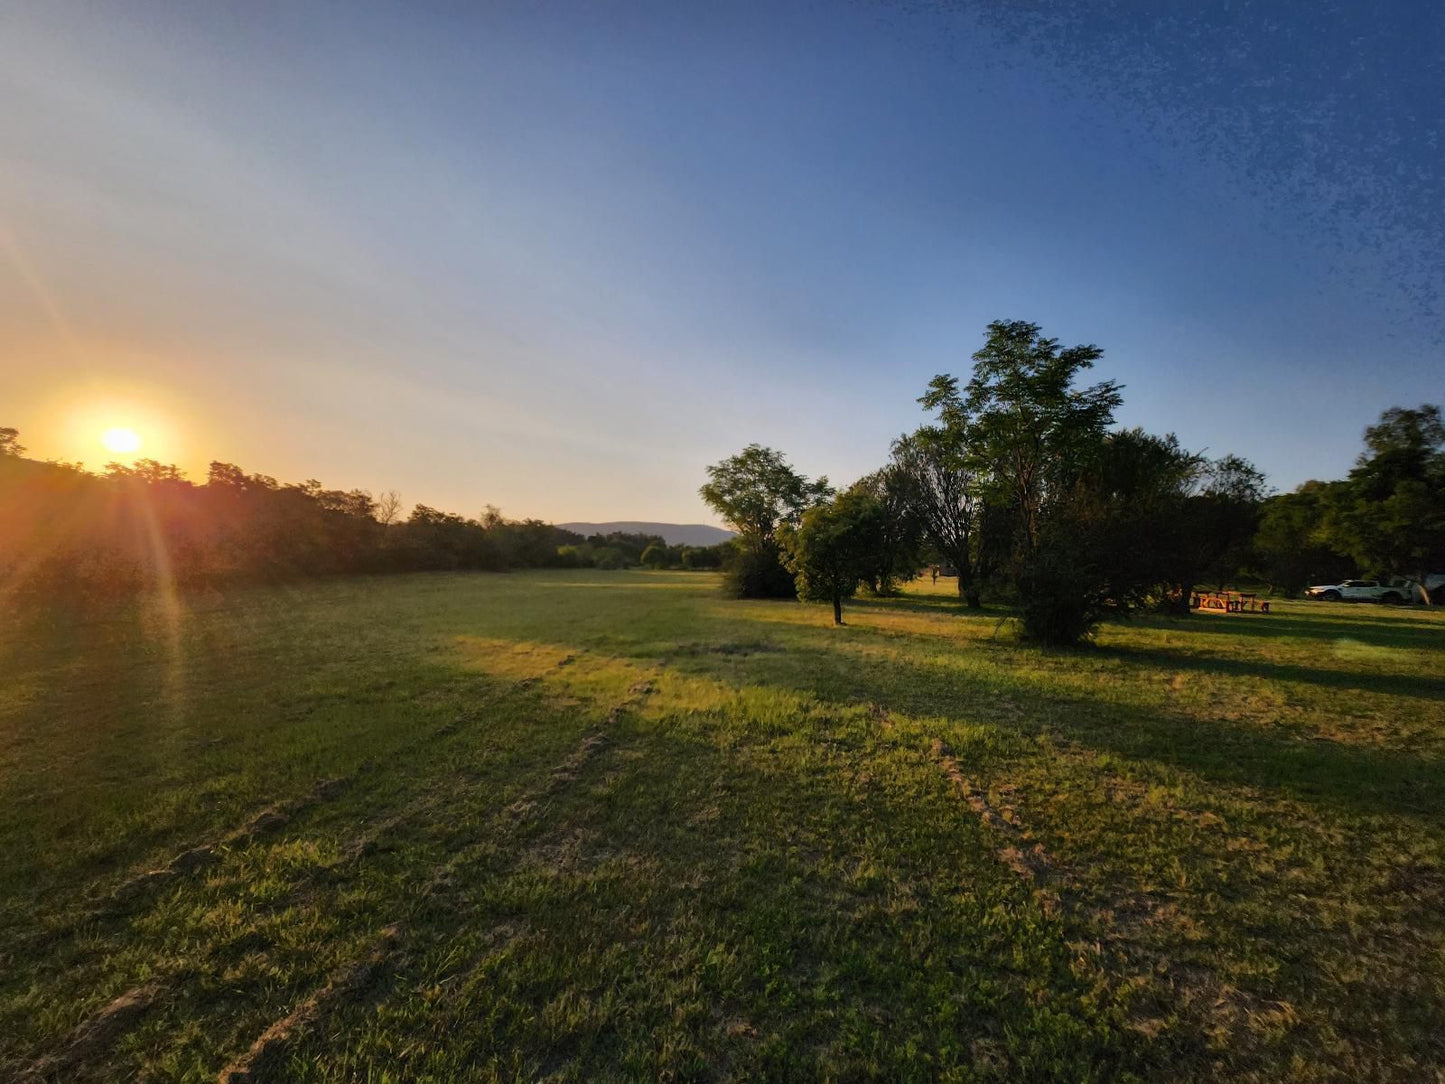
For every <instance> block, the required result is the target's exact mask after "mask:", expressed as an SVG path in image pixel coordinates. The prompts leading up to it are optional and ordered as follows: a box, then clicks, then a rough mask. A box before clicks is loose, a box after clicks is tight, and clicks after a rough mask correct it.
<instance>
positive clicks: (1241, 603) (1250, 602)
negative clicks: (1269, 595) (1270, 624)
mask: <svg viewBox="0 0 1445 1084" xmlns="http://www.w3.org/2000/svg"><path fill="white" fill-rule="evenodd" d="M1189 608H1190V609H1191V610H1218V611H1220V612H1221V613H1227V614H1267V613H1269V599H1265V600H1263V601H1260V597H1259V596H1258V595H1257V594H1255V593H1254V592H1252V591H1195V592H1194V594H1193V595H1191V596H1190V598H1189Z"/></svg>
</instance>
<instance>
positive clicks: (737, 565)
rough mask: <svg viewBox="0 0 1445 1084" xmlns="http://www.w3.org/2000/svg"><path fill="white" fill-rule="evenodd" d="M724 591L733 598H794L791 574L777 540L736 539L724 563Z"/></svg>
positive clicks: (794, 585)
mask: <svg viewBox="0 0 1445 1084" xmlns="http://www.w3.org/2000/svg"><path fill="white" fill-rule="evenodd" d="M722 568H723V593H724V594H726V595H729V596H731V597H732V598H797V596H798V588H797V584H796V583H795V582H794V580H793V574H792V573H791V572H790V571H788V569H787V567H786V566H785V565H784V564H783V554H782V550H781V549H780V548H779V546H778V544H777V543H776V542H769V543H762V544H759V543H754V542H750V541H749V542H739V543H737V544H736V545H735V546H734V547H733V550H732V553H731V554H730V555H729V557H728V559H727V560H726V561H725V562H724V563H723V566H722Z"/></svg>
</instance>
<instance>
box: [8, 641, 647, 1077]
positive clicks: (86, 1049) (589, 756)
mask: <svg viewBox="0 0 1445 1084" xmlns="http://www.w3.org/2000/svg"><path fill="white" fill-rule="evenodd" d="M576 657H577V656H575V655H573V656H569V657H568V658H566V659H564V660H563V661H562V662H561V663H560V664H558V665H555V666H553V667H551V668H550V669H549V671H548V672H549V673H550V672H553V671H555V670H559V669H561V668H562V667H564V666H566V665H569V664H570V663H571V662H573V661H575V659H576ZM652 691H653V685H652V682H651V681H640V682H637V683H636V684H634V685H633V686H632V687H631V688H630V689H629V690H628V696H627V698H626V699H625V700H624V701H622V702H621V703H619V704H617V705H615V706H614V707H613V708H612V709H610V710H609V711H608V713H607V715H606V722H605V723H604V724H602V725H604V726H605V725H608V724H611V723H615V722H616V721H617V719H618V718H619V717H620V715H621V714H622V713H623V712H625V711H628V710H631V709H633V708H635V707H636V706H638V705H640V704H641V703H642V701H643V700H645V699H646V697H647V696H648V695H650V694H651V693H652ZM463 721H464V719H456V720H453V721H451V722H449V723H447V724H444V725H443V726H442V727H439V728H436V729H435V730H433V731H432V732H431V733H429V734H428V735H426V736H425V737H424V738H422V739H420V740H418V741H417V742H415V743H413V745H412V747H411V750H412V751H414V750H415V749H416V748H417V747H419V746H422V745H425V744H429V743H430V742H431V741H433V740H435V739H436V738H438V737H445V736H448V735H450V734H454V733H456V732H457V731H458V730H459V729H460V724H461V723H462V722H463ZM608 744H609V742H608V740H607V738H606V736H605V735H604V734H603V733H602V732H601V730H600V729H593V730H592V731H590V732H588V733H586V734H584V735H583V737H582V738H581V739H580V740H579V741H578V743H577V744H576V745H575V746H574V747H573V749H572V750H571V751H570V752H569V753H568V754H567V755H566V756H565V757H564V758H563V759H562V760H561V761H560V762H558V763H557V764H555V765H554V766H553V767H552V768H551V769H550V770H549V771H548V774H547V779H546V782H545V783H544V784H543V785H542V786H541V787H539V788H536V789H535V790H534V791H532V792H530V795H528V796H524V798H522V799H519V800H518V801H517V802H514V803H512V805H510V806H508V807H507V808H506V809H505V810H504V811H503V816H502V817H501V818H500V819H499V820H498V823H499V827H500V829H501V833H502V834H505V833H506V832H507V830H508V827H509V826H515V825H518V824H520V823H521V822H523V821H527V820H531V819H533V817H534V815H535V814H536V811H537V810H539V809H540V808H541V806H542V804H543V803H544V802H546V801H548V800H549V799H550V798H552V797H554V796H555V795H556V794H558V793H559V792H560V791H561V790H563V789H564V788H566V787H567V786H569V785H570V784H571V783H573V782H575V781H576V780H577V779H578V777H579V776H580V774H581V773H582V771H583V769H584V768H585V767H586V766H587V765H588V764H589V763H590V762H591V761H592V760H593V759H594V758H595V757H596V756H597V755H598V754H599V753H600V752H601V751H602V750H603V749H605V748H606V747H607V746H608ZM354 778H355V777H345V778H342V779H335V780H324V781H321V782H320V783H318V784H317V785H316V786H315V787H313V788H312V789H311V790H310V791H308V792H306V794H304V795H301V796H299V797H298V798H296V799H293V800H291V801H290V802H288V803H283V804H281V805H273V806H268V807H266V808H265V809H263V810H262V811H261V812H259V813H258V814H256V815H254V816H253V817H252V818H251V820H250V821H248V822H247V824H246V825H245V826H243V827H242V828H240V829H237V830H235V831H233V832H231V833H228V834H227V835H226V836H225V837H223V838H222V839H221V840H220V841H217V842H216V843H214V844H206V845H201V846H199V847H195V848H191V849H189V850H187V851H183V852H181V854H180V855H178V856H177V858H176V859H174V860H172V862H171V863H168V864H167V866H166V867H162V869H163V870H167V871H173V872H167V873H164V874H162V873H161V871H148V872H147V873H145V874H141V875H138V876H137V877H135V878H133V882H134V883H135V884H136V885H138V887H137V888H133V889H129V890H127V891H126V892H122V893H119V894H118V895H119V898H120V899H123V900H126V901H127V902H129V901H133V900H135V899H137V898H139V897H140V896H141V895H142V894H143V893H144V890H145V889H146V888H149V887H150V886H152V885H155V884H162V883H169V882H170V881H172V880H173V879H174V878H175V877H176V876H179V875H181V874H185V873H191V872H194V871H195V870H198V869H201V868H204V867H205V866H207V865H209V864H210V863H211V862H212V861H213V860H216V859H219V858H220V857H221V856H222V855H223V854H224V853H225V852H226V850H227V849H228V848H230V847H232V846H245V845H249V844H251V843H254V842H257V841H259V840H261V839H263V838H265V837H266V836H267V835H270V834H274V832H276V831H279V830H280V829H281V828H283V827H285V826H286V825H287V824H289V823H290V821H291V819H292V818H293V817H295V816H297V815H299V814H300V813H302V812H305V811H307V810H309V809H310V808H312V807H313V806H315V805H318V804H319V803H320V802H322V801H325V800H327V799H329V798H331V797H334V796H336V795H338V794H340V793H341V792H342V791H343V790H344V789H346V787H347V786H348V785H350V783H351V782H352V781H353V779H354ZM465 789H466V786H465V785H463V786H462V787H460V788H458V791H460V790H465ZM451 796H452V797H453V798H455V797H457V794H452V795H451ZM442 797H443V796H442V795H438V794H437V793H435V792H434V791H433V792H430V793H427V794H424V795H422V796H420V797H418V798H417V799H415V800H414V801H412V802H411V803H408V805H406V806H404V807H403V808H402V809H400V810H398V811H397V812H396V813H394V814H392V815H391V816H388V817H386V818H384V819H383V820H382V821H380V822H379V823H377V824H375V825H373V826H371V827H369V828H367V829H366V830H365V831H363V832H361V833H358V834H357V835H356V836H355V837H354V838H353V839H352V841H351V842H350V843H349V844H347V845H345V846H343V847H342V848H341V851H340V855H339V857H338V858H337V859H336V860H335V861H333V862H330V863H326V864H324V865H318V866H316V867H314V868H313V869H312V870H310V871H308V872H307V873H306V874H304V875H303V876H302V877H300V878H298V879H297V880H296V881H295V882H294V883H293V884H292V885H291V887H290V889H289V891H288V892H287V893H286V895H285V896H284V897H282V899H281V901H280V902H281V904H283V905H285V904H288V903H292V902H294V901H295V900H296V899H297V898H299V897H300V896H301V894H302V893H303V892H305V891H306V890H307V889H309V888H311V887H313V886H314V885H315V884H316V883H317V882H318V881H320V880H325V879H327V878H330V877H334V876H336V875H339V874H341V872H342V871H343V870H345V869H347V868H348V867H355V866H356V865H357V864H359V863H361V862H362V861H364V860H365V859H366V858H367V857H369V856H370V855H371V854H373V853H374V852H375V851H376V849H377V847H378V846H379V842H380V840H381V839H382V838H383V837H384V836H385V835H387V834H389V833H391V832H393V831H395V830H397V829H398V828H401V827H402V826H404V825H406V824H408V823H410V822H412V821H414V820H416V819H417V818H418V817H421V816H422V815H424V814H425V813H426V811H427V810H429V809H436V808H438V807H439V806H440V805H441V804H442ZM497 838H498V837H497V836H496V835H493V836H489V837H488V839H487V841H486V842H484V843H482V844H477V845H474V846H472V847H469V848H465V849H463V850H461V851H459V852H457V853H456V854H454V855H453V856H452V858H450V859H449V860H448V861H447V862H445V863H442V864H440V865H438V866H436V867H433V868H432V869H431V870H430V872H429V874H428V875H427V876H425V877H424V878H422V879H421V884H420V886H419V887H420V890H421V892H420V898H421V899H423V900H433V899H435V898H437V897H441V896H445V895H446V894H447V892H448V891H449V890H450V889H451V887H452V886H453V884H454V882H455V874H456V872H457V870H458V869H459V868H461V867H463V866H464V865H465V864H467V863H468V862H469V861H471V860H472V859H473V858H474V857H475V854H476V852H477V851H478V850H479V849H483V848H485V847H487V846H488V845H489V844H494V843H495V841H496V839H497ZM523 853H524V852H522V851H520V850H519V851H518V852H517V854H516V855H515V856H514V857H513V861H512V863H511V865H516V864H517V863H518V862H519V861H520V860H521V858H522V856H523ZM127 883H131V882H127ZM115 899H116V898H115V897H113V898H112V900H111V901H109V902H110V904H111V908H110V909H109V910H106V911H105V912H103V913H102V914H101V915H99V916H98V917H102V918H103V917H114V916H115V915H117V914H121V913H124V911H125V910H128V908H116V907H115V906H114V905H115ZM78 926H79V923H77V928H78ZM388 931H390V932H389V933H388V932H386V931H384V936H383V938H382V947H386V946H390V945H392V944H394V943H395V942H397V941H399V939H400V931H399V927H388ZM47 932H49V931H47ZM382 947H379V948H377V949H374V950H373V951H372V952H371V953H369V954H368V955H367V956H366V957H364V959H363V964H364V966H362V965H347V967H345V968H343V969H340V970H339V971H338V972H336V973H334V974H333V976H332V978H331V979H330V980H329V981H328V983H327V985H326V986H325V987H323V988H322V990H321V991H318V993H317V994H315V995H313V996H312V998H310V999H308V1001H307V1002H303V1003H302V1005H301V1006H299V1007H298V1008H297V1009H296V1010H293V1012H292V1013H290V1014H288V1016H287V1017H283V1018H282V1019H281V1020H279V1021H277V1022H276V1023H275V1024H273V1025H272V1026H271V1027H270V1028H268V1029H267V1031H266V1032H265V1033H263V1035H262V1036H261V1037H259V1038H258V1039H257V1040H256V1041H255V1043H253V1045H252V1048H251V1050H250V1051H249V1052H248V1054H246V1055H243V1056H242V1057H241V1058H239V1059H237V1061H236V1062H233V1063H232V1065H230V1066H228V1067H227V1069H226V1070H225V1071H223V1076H222V1079H225V1080H234V1081H237V1082H239V1081H244V1080H252V1079H264V1073H265V1072H267V1071H268V1070H267V1068H266V1067H267V1066H269V1065H273V1064H274V1063H275V1062H276V1059H277V1058H278V1057H279V1056H280V1052H281V1051H282V1050H284V1049H285V1048H286V1047H287V1046H288V1045H289V1044H290V1043H291V1042H292V1041H293V1037H294V1036H295V1035H296V1034H297V1033H298V1032H299V1031H304V1030H306V1029H307V1028H309V1027H311V1026H312V1025H313V1024H314V1022H315V1020H316V1019H317V1017H318V1016H319V1014H320V1010H321V1008H322V1007H324V1006H325V1005H327V1004H329V1003H331V1002H332V1001H334V1000H335V999H336V998H337V997H339V996H344V995H346V994H347V992H348V990H349V989H351V988H352V986H354V985H355V982H354V980H355V978H356V977H357V976H360V977H361V978H366V977H368V976H369V975H370V974H371V973H372V972H374V971H375V970H376V969H377V968H380V967H382V966H383V965H385V966H387V967H390V966H394V963H388V961H387V960H386V959H385V955H386V953H385V952H382ZM220 949H221V946H218V947H217V948H215V949H213V950H212V953H213V954H214V952H216V951H220ZM378 953H380V956H378ZM353 972H354V974H353ZM193 975H194V968H191V967H185V968H179V969H177V970H175V971H172V972H170V973H168V974H162V975H159V976H157V977H155V978H153V979H152V980H151V981H149V982H148V983H146V984H144V985H142V986H139V987H136V988H135V989H133V990H131V991H129V992H127V993H126V994H123V995H122V996H121V997H119V998H117V999H116V1000H115V1001H113V1002H112V1003H110V1004H109V1005H107V1006H106V1007H104V1008H103V1009H101V1010H100V1011H99V1012H97V1013H95V1014H93V1015H92V1016H91V1017H89V1018H87V1019H86V1020H85V1021H84V1022H82V1023H81V1024H80V1025H79V1026H78V1027H77V1028H76V1029H75V1030H74V1031H73V1032H72V1033H71V1036H70V1037H69V1038H68V1039H67V1040H66V1042H65V1043H64V1044H63V1046H62V1048H61V1049H60V1050H59V1051H58V1052H56V1053H52V1054H46V1055H43V1056H41V1057H40V1058H37V1059H36V1060H35V1061H34V1062H32V1063H31V1064H30V1065H29V1066H27V1067H25V1068H23V1069H21V1071H20V1077H19V1079H36V1080H39V1079H46V1078H47V1077H55V1076H56V1075H57V1074H61V1073H65V1074H68V1076H67V1078H69V1074H75V1073H79V1072H81V1071H83V1069H84V1068H85V1067H86V1065H87V1064H88V1063H89V1062H93V1061H94V1060H95V1059H96V1058H98V1057H101V1056H103V1055H104V1054H105V1053H106V1052H107V1051H108V1050H109V1049H110V1048H112V1047H113V1046H114V1044H115V1043H116V1042H117V1041H119V1040H120V1039H121V1038H122V1037H123V1036H124V1035H125V1034H126V1033H127V1032H128V1031H129V1030H130V1028H131V1027H132V1026H134V1025H135V1024H136V1023H138V1022H139V1021H140V1019H141V1018H142V1017H143V1016H144V1015H145V1013H146V1012H147V1011H149V1010H150V1009H151V1008H152V1007H154V1006H156V1005H158V1004H160V1003H161V1002H163V1001H165V1000H166V999H168V998H169V997H171V996H173V995H174V994H175V993H176V988H177V987H178V986H180V985H182V984H184V982H185V981H187V980H188V979H189V978H191V977H193ZM348 976H350V977H348ZM225 1072H229V1073H232V1074H233V1075H231V1076H229V1077H227V1076H225V1075H224V1073H225ZM242 1073H250V1074H252V1075H250V1076H248V1075H239V1074H242ZM256 1073H261V1074H263V1075H262V1076H256V1075H255V1074H256Z"/></svg>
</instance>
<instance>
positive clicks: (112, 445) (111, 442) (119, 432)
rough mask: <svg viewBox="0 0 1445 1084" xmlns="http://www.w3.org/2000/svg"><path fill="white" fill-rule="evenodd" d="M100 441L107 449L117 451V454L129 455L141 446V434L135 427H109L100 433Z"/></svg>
mask: <svg viewBox="0 0 1445 1084" xmlns="http://www.w3.org/2000/svg"><path fill="white" fill-rule="evenodd" d="M100 442H101V443H102V444H104V445H105V448H106V451H109V452H115V453H116V454H117V455H129V454H130V453H131V452H134V451H137V450H138V449H139V448H140V436H139V434H137V433H136V431H135V430H134V429H126V428H125V427H123V426H121V427H117V428H114V429H107V430H106V431H105V432H104V433H102V434H101V435H100Z"/></svg>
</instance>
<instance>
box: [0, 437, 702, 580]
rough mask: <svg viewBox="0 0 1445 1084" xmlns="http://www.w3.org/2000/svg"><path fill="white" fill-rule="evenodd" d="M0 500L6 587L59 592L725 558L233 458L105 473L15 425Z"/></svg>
mask: <svg viewBox="0 0 1445 1084" xmlns="http://www.w3.org/2000/svg"><path fill="white" fill-rule="evenodd" d="M0 509H3V510H4V514H3V516H0V588H3V589H4V590H5V591H6V592H7V593H10V592H15V593H18V594H22V595H26V594H28V595H46V596H57V597H61V596H65V597H77V596H86V597H88V596H97V595H114V594H124V593H129V592H134V591H137V590H144V589H147V588H149V587H152V586H154V585H156V584H158V583H162V582H164V583H171V584H177V585H181V586H197V585H216V584H222V583H230V582H273V581H285V580H295V579H301V578H307V577H317V576H335V575H346V574H358V573H385V572H411V571H428V570H437V571H440V570H463V569H469V570H488V571H504V570H507V569H520V568H599V569H612V568H627V567H630V566H633V565H637V564H640V563H647V564H650V565H652V566H653V567H661V568H668V567H676V568H716V567H718V566H719V565H721V563H722V561H723V553H722V550H723V549H724V548H726V546H723V547H708V548H703V547H689V546H684V547H675V546H674V547H669V546H667V545H666V543H665V542H664V541H663V540H662V539H661V538H659V537H657V536H654V535H645V534H629V533H624V532H614V533H610V534H605V535H601V534H599V535H593V536H591V537H584V536H583V535H581V534H577V533H575V532H573V531H567V530H563V529H562V528H560V527H556V526H553V525H552V524H550V523H545V522H543V521H541V520H537V519H522V520H511V519H506V518H505V517H503V516H502V514H501V513H500V512H499V511H498V510H497V509H495V508H491V507H488V508H487V509H486V511H484V512H483V513H482V514H481V515H480V516H477V517H475V518H473V517H466V516H461V515H457V514H455V513H451V512H442V511H439V510H437V509H435V508H430V507H428V506H426V505H423V504H418V505H416V506H415V507H414V508H413V509H412V510H411V512H410V514H409V515H406V516H405V517H404V518H403V516H402V513H401V501H400V498H399V497H398V496H397V495H396V493H395V492H386V493H383V494H381V495H380V496H373V495H372V494H371V493H369V492H367V491H365V490H359V489H353V490H345V491H343V490H335V489H326V488H324V487H323V486H322V485H321V483H319V482H317V481H315V480H308V481H305V482H299V483H281V482H278V481H277V480H276V479H275V478H272V477H269V476H267V475H263V474H248V473H246V472H245V471H244V470H242V469H241V468H240V467H237V466H235V465H234V464H231V463H221V462H213V463H211V465H210V468H209V470H208V471H207V475H206V479H205V481H204V482H202V483H199V484H197V483H194V482H192V481H190V480H189V479H187V478H186V477H185V475H184V474H183V472H182V471H180V470H179V469H178V468H176V467H175V466H172V465H169V464H164V463H159V462H156V461H155V460H149V459H142V460H139V461H138V462H136V463H135V464H134V465H132V466H125V465H123V464H119V463H111V464H109V465H108V466H107V467H106V469H105V471H104V472H103V473H100V474H96V473H92V472H90V471H86V470H84V469H83V468H81V467H80V466H79V465H77V464H73V463H61V462H53V461H38V460H34V459H30V458H27V457H26V455H25V448H24V447H23V446H22V445H21V443H20V435H19V433H18V432H17V431H16V430H15V429H13V428H0ZM644 559H646V560H645V561H644Z"/></svg>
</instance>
